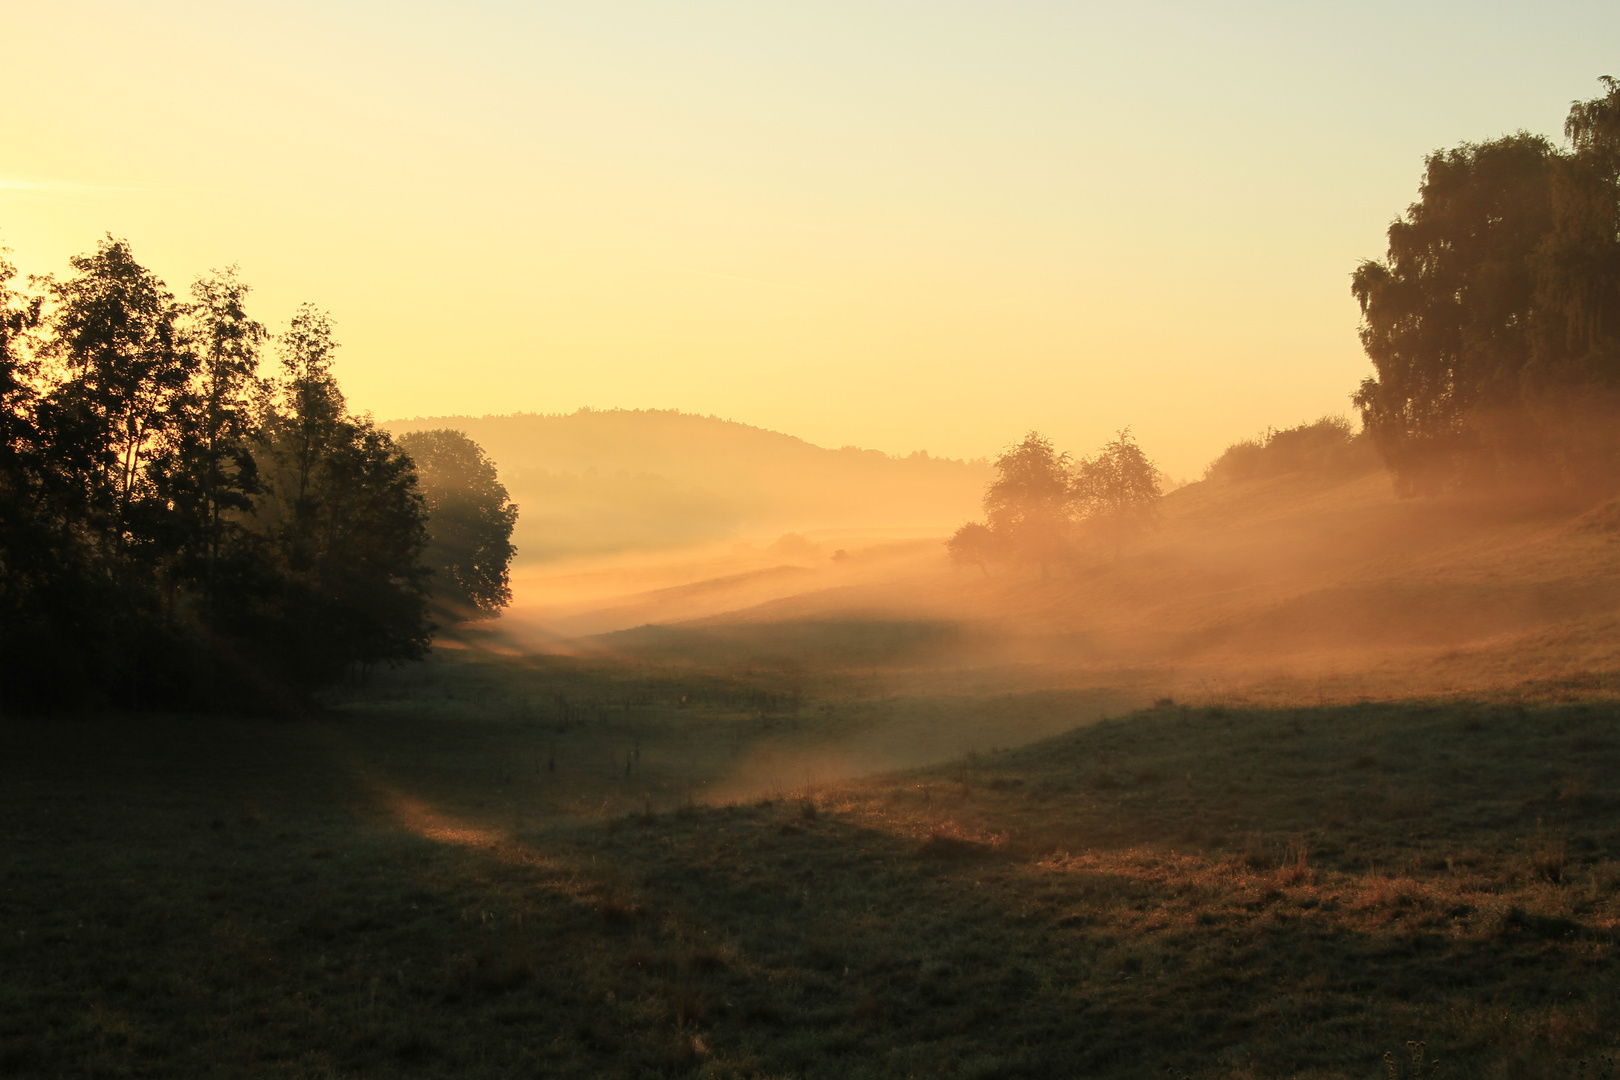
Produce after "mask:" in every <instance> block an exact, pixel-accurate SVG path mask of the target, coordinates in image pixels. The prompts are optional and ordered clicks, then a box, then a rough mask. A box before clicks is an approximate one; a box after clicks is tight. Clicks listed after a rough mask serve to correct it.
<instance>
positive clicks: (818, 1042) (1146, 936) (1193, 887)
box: [0, 673, 1620, 1077]
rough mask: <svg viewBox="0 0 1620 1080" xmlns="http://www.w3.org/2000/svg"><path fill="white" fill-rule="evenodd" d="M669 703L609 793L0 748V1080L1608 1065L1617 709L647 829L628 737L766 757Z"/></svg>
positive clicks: (145, 738)
mask: <svg viewBox="0 0 1620 1080" xmlns="http://www.w3.org/2000/svg"><path fill="white" fill-rule="evenodd" d="M576 674H577V673H576ZM676 689H678V687H677V688H673V689H672V688H664V689H663V690H659V691H657V693H666V692H667V693H668V694H671V695H674V692H675V690H676ZM649 694H650V697H649V698H648V699H647V700H644V701H643V702H642V705H644V706H645V707H646V708H647V709H649V710H651V709H653V707H654V706H660V702H659V701H655V700H652V699H651V698H653V697H656V696H657V694H655V693H652V692H651V691H649ZM681 696H689V695H675V696H674V698H673V700H671V701H668V702H663V703H662V704H663V705H667V706H668V711H667V713H658V714H656V715H655V714H654V713H653V712H647V713H645V714H644V715H641V716H640V718H639V721H638V725H639V726H636V727H635V728H634V730H635V731H636V732H638V733H639V735H638V736H637V737H643V738H645V739H646V740H647V744H646V749H645V757H644V758H642V759H638V758H637V757H636V756H635V749H634V744H633V743H631V746H632V749H631V750H630V751H629V752H628V758H626V757H624V756H621V755H623V754H624V749H623V747H624V746H625V744H626V737H627V733H628V732H630V730H631V729H630V728H627V727H625V726H623V725H624V724H625V720H624V713H623V712H621V713H620V714H619V715H618V717H617V718H615V717H613V716H609V715H603V716H591V717H575V718H573V719H572V720H570V721H569V722H568V723H567V724H565V725H561V726H562V727H563V730H558V728H559V725H557V724H554V723H552V722H551V720H550V719H546V720H544V721H539V720H534V719H532V718H524V717H517V718H511V719H506V720H474V719H466V718H462V719H449V718H445V717H443V716H425V717H424V716H423V715H421V714H420V713H416V714H411V713H403V712H396V713H389V712H386V711H383V712H368V713H357V714H350V715H346V716H339V717H332V718H327V719H322V720H314V721H305V722H299V723H245V722H227V721H212V722H205V721H200V720H179V719H170V720H163V719H154V718H138V719H128V720H117V719H101V720H94V721H66V722H64V721H57V722H52V723H49V724H39V723H33V724H23V723H20V722H10V723H8V724H6V725H5V726H4V727H0V1074H9V1075H19V1076H177V1075H198V1076H206V1075H219V1076H240V1075H255V1076H287V1077H304V1076H310V1077H317V1076H379V1077H386V1076H458V1077H460V1076H471V1077H477V1076H491V1077H495V1076H502V1077H504V1076H514V1075H543V1076H647V1075H669V1076H679V1075H698V1076H715V1077H722V1076H758V1077H772V1076H784V1077H785V1076H803V1077H820V1076H825V1077H834V1076H837V1077H845V1076H856V1077H859V1076H874V1077H876V1076H885V1077H886V1076H895V1077H906V1076H1042V1077H1044V1076H1070V1075H1074V1076H1121V1077H1125V1076H1143V1077H1147V1076H1153V1077H1162V1076H1166V1075H1169V1076H1178V1075H1185V1076H1190V1077H1288V1076H1298V1077H1372V1076H1383V1075H1385V1069H1386V1067H1385V1064H1384V1063H1383V1060H1382V1059H1383V1055H1384V1053H1385V1052H1386V1051H1390V1050H1395V1051H1398V1053H1399V1057H1400V1059H1401V1060H1402V1061H1405V1059H1406V1058H1407V1051H1406V1050H1405V1049H1404V1045H1405V1044H1406V1043H1407V1042H1408V1041H1412V1042H1418V1041H1421V1042H1423V1043H1425V1044H1426V1048H1425V1051H1424V1052H1425V1053H1427V1054H1429V1055H1431V1056H1438V1057H1439V1058H1441V1059H1442V1061H1443V1066H1442V1068H1443V1072H1442V1075H1448V1076H1472V1077H1491V1076H1500V1077H1543V1076H1548V1077H1550V1076H1573V1075H1577V1069H1584V1073H1583V1075H1586V1076H1597V1075H1603V1070H1604V1069H1605V1068H1607V1066H1606V1065H1605V1064H1604V1059H1605V1055H1613V1054H1614V1053H1615V1049H1614V1047H1615V1043H1614V1036H1613V1035H1612V1034H1611V1033H1612V1032H1615V1031H1620V975H1617V974H1616V971H1615V966H1614V950H1615V942H1616V935H1617V934H1620V926H1617V920H1620V769H1617V766H1620V711H1617V710H1616V708H1615V707H1614V706H1613V705H1612V704H1610V703H1606V702H1586V703H1578V702H1577V703H1565V704H1542V705H1535V706H1524V705H1519V704H1513V703H1499V704H1491V703H1477V702H1475V703H1470V702H1448V703H1438V704H1405V705H1399V704H1397V705H1362V706H1347V707H1317V708H1303V709H1287V708H1267V709H1253V710H1246V709H1237V708H1225V709H1186V708H1182V707H1179V706H1174V705H1164V706H1161V707H1159V708H1156V709H1152V710H1146V711H1142V712H1138V713H1135V714H1132V715H1129V716H1126V717H1124V718H1122V719H1118V720H1114V721H1111V722H1107V723H1103V724H1098V725H1093V726H1088V727H1084V728H1081V729H1078V730H1075V731H1073V732H1071V733H1069V734H1066V735H1062V736H1059V737H1057V738H1055V739H1051V740H1048V741H1046V742H1044V743H1039V744H1035V745H1032V746H1029V747H1026V748H1023V749H1019V750H1014V751H1001V752H997V753H983V754H978V755H974V756H973V757H971V758H967V759H963V760H961V761H957V762H954V763H952V764H950V765H947V766H943V767H938V768H932V769H925V770H917V771H913V772H908V773H896V774H889V775H886V776H881V777H876V778H871V779H868V780H863V781H858V782H853V783H848V784H843V785H839V786H827V787H822V788H811V789H802V790H798V791H793V792H775V793H771V792H767V793H766V794H764V795H763V796H755V797H750V798H747V799H743V800H740V801H736V802H732V803H729V804H727V805H714V806H705V805H701V804H699V803H698V802H697V801H696V800H694V799H691V798H690V792H688V796H689V797H688V798H687V799H676V800H674V801H673V802H671V801H669V800H667V799H665V801H659V802H654V801H653V800H652V799H650V798H649V795H650V794H651V793H652V791H653V790H654V789H655V788H656V790H658V791H659V792H662V793H663V795H664V796H667V795H668V794H669V793H670V792H671V791H672V790H674V789H673V788H670V787H669V785H671V784H673V783H675V779H674V778H675V777H676V775H677V773H678V772H679V770H678V768H677V767H676V765H673V764H670V765H666V766H663V767H664V768H665V769H666V773H665V775H662V776H654V777H650V778H648V780H647V782H646V784H645V785H641V783H640V781H641V776H640V770H642V769H643V768H645V769H647V770H649V771H650V772H656V769H657V768H659V767H660V766H658V764H657V759H658V758H659V755H660V754H663V753H665V751H664V750H663V749H660V747H662V746H664V744H663V743H661V742H660V741H659V740H660V739H661V738H663V737H664V736H663V735H661V734H660V732H664V731H666V729H665V728H661V727H659V726H658V723H667V725H670V727H669V729H668V730H684V729H687V728H690V729H692V730H701V731H707V732H709V734H708V735H707V736H705V737H704V739H703V740H699V741H696V742H692V743H690V744H689V745H688V753H687V757H686V758H685V759H684V760H685V761H686V763H687V766H688V767H690V766H691V761H692V757H691V755H692V754H695V753H698V752H699V750H701V748H702V747H710V748H711V749H714V748H727V747H735V746H737V745H738V743H739V740H741V739H742V737H743V736H742V734H740V732H743V731H744V729H743V728H739V727H738V726H737V725H739V724H745V725H754V727H755V728H757V727H758V726H759V725H760V724H761V723H762V719H763V720H770V717H767V716H764V715H763V712H762V710H760V709H757V708H754V707H753V706H752V705H750V706H749V709H748V710H746V711H745V712H738V711H736V710H729V711H728V709H727V708H721V707H720V706H715V707H712V708H710V707H700V706H694V705H692V704H691V703H690V702H689V703H688V705H687V706H686V707H684V708H677V707H676V706H678V705H679V704H680V702H679V697H681ZM660 707H661V706H660ZM802 711H803V718H802V719H800V720H799V721H797V722H798V723H800V724H802V725H803V726H804V727H807V728H809V727H813V726H814V724H815V723H816V722H817V721H816V720H815V716H816V713H815V710H814V709H811V708H809V707H806V708H805V709H804V710H802ZM658 716H662V717H663V721H658V722H655V721H657V718H658ZM771 722H772V723H782V722H786V721H782V720H772V721H771ZM615 724H617V725H619V726H614V725H615ZM748 730H754V729H753V728H750V729H748ZM694 738H695V737H694ZM987 741H994V740H987ZM670 745H671V746H674V745H676V744H670ZM693 746H695V747H698V748H699V749H698V750H693V749H691V747H693ZM704 752H707V751H704ZM718 752H719V750H718V749H715V753H718ZM726 755H727V756H726V760H731V759H732V758H733V757H735V758H736V759H737V760H739V761H740V760H743V759H745V758H746V754H740V753H739V754H736V755H733V754H732V753H731V752H730V751H729V750H727V751H726ZM667 756H669V757H670V760H671V761H675V760H677V759H678V758H679V755H675V754H673V752H671V753H670V754H669V755H667ZM704 760H710V759H704ZM626 766H628V767H629V769H630V771H631V773H632V775H631V776H630V777H628V778H626V777H625V776H624V775H623V773H624V770H625V767H626ZM570 770H572V771H570ZM659 785H664V786H662V787H660V786H659ZM661 798H663V796H661ZM671 805H674V806H676V807H678V809H673V810H671V809H668V807H669V806H671ZM1582 1062H1585V1063H1586V1064H1585V1065H1584V1066H1583V1065H1582V1064H1581V1063H1582Z"/></svg>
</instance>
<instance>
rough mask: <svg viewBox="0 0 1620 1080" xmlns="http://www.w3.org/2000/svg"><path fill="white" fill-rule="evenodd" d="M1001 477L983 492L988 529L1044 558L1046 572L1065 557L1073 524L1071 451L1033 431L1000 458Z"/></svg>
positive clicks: (1024, 555)
mask: <svg viewBox="0 0 1620 1080" xmlns="http://www.w3.org/2000/svg"><path fill="white" fill-rule="evenodd" d="M995 465H996V477H995V479H994V480H992V481H991V482H990V486H989V487H988V488H987V489H986V490H985V493H984V512H985V517H986V519H987V521H988V526H989V531H990V532H991V533H993V534H994V535H995V536H996V538H997V539H998V540H999V541H1000V542H1001V543H1002V544H1004V545H1006V547H1007V548H1008V549H1009V550H1010V551H1011V552H1012V553H1013V554H1014V555H1015V556H1017V557H1018V558H1020V559H1030V560H1033V561H1035V562H1037V563H1039V564H1040V567H1041V576H1042V577H1045V576H1046V575H1047V568H1048V565H1049V564H1050V563H1052V562H1054V561H1055V560H1057V559H1059V558H1061V557H1062V556H1063V554H1064V553H1065V551H1066V549H1067V545H1068V541H1069V532H1070V529H1071V526H1072V524H1073V521H1072V515H1071V509H1070V492H1069V455H1068V454H1066V453H1063V454H1060V453H1058V452H1057V451H1056V450H1054V449H1053V448H1052V442H1051V440H1050V439H1047V438H1046V437H1045V436H1044V435H1041V434H1040V433H1039V432H1035V431H1031V432H1030V433H1029V434H1028V435H1026V436H1024V441H1023V442H1021V443H1019V444H1018V445H1016V446H1013V447H1010V448H1008V449H1007V450H1006V451H1005V452H1003V453H1002V455H1001V456H1000V457H998V458H996V463H995Z"/></svg>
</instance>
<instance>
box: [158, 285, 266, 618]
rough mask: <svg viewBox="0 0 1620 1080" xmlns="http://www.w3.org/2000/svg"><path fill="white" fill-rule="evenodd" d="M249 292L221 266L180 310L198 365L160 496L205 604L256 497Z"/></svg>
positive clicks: (256, 326)
mask: <svg viewBox="0 0 1620 1080" xmlns="http://www.w3.org/2000/svg"><path fill="white" fill-rule="evenodd" d="M250 291H251V289H250V288H249V286H247V285H246V284H244V283H243V282H242V280H241V279H240V277H239V276H238V272H237V269H236V267H234V266H233V267H229V268H228V269H226V270H223V271H216V272H215V273H213V274H211V275H210V276H208V277H202V278H198V279H197V281H195V282H194V283H193V284H192V286H191V297H192V302H191V304H190V305H189V306H188V308H187V310H186V316H187V320H186V321H187V323H188V324H189V337H190V339H191V341H192V342H193V343H194V346H195V349H196V352H197V356H198V364H197V368H196V371H195V374H194V375H193V382H192V385H191V386H190V387H189V388H188V393H187V395H186V397H185V399H184V405H185V408H184V409H183V412H182V418H181V422H180V424H179V425H178V427H179V431H178V438H177V439H176V446H175V455H174V456H175V461H174V463H173V467H172V470H171V472H170V474H169V475H168V477H167V478H166V480H167V483H166V484H165V488H166V491H165V494H166V495H167V502H168V504H169V505H170V506H172V507H173V508H174V509H175V512H176V517H177V518H178V519H179V524H180V528H181V530H182V532H183V537H182V538H181V539H180V540H179V541H178V545H179V546H181V547H183V548H184V549H185V552H186V554H187V555H188V556H189V558H190V561H191V562H193V563H195V564H199V565H197V566H195V567H193V573H194V574H196V576H198V577H200V578H201V581H202V587H203V591H204V593H205V595H206V596H207V597H208V598H209V599H210V600H211V599H212V598H213V592H214V589H215V585H216V581H215V579H216V576H217V575H218V573H219V564H220V561H221V558H222V557H223V556H224V555H225V554H226V552H225V551H224V549H225V548H226V546H227V545H228V544H230V543H231V542H232V541H233V540H240V538H241V536H242V534H243V529H244V525H243V522H244V515H246V514H247V512H248V511H250V510H251V509H252V507H253V496H254V495H256V494H258V492H259V478H258V463H257V462H256V461H255V459H254V457H253V453H252V449H251V447H250V446H249V441H250V439H251V437H252V435H253V431H254V423H255V417H254V414H253V397H254V396H255V391H256V390H257V389H258V378H257V375H258V370H259V359H260V350H261V347H262V346H263V343H264V341H265V339H266V338H267V337H268V333H267V331H266V330H265V328H264V325H263V324H262V323H260V322H258V321H256V320H254V319H252V318H250V317H249V316H248V314H247V307H246V301H247V295H248V293H249V292H250Z"/></svg>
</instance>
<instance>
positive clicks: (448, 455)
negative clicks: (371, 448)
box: [399, 428, 518, 621]
mask: <svg viewBox="0 0 1620 1080" xmlns="http://www.w3.org/2000/svg"><path fill="white" fill-rule="evenodd" d="M399 445H400V447H401V449H403V450H404V451H405V452H406V453H407V454H409V455H410V457H411V460H412V461H413V462H415V464H416V472H417V477H418V481H419V483H420V484H421V490H422V497H423V498H424V499H425V500H426V502H427V511H428V521H427V530H428V547H427V552H426V560H427V564H428V565H429V566H430V567H431V568H432V569H433V578H432V581H431V585H430V587H431V589H432V593H433V599H434V609H435V614H437V615H438V616H439V617H441V618H446V619H454V620H456V621H467V620H471V619H480V618H489V617H491V616H493V615H496V614H499V612H500V609H501V608H503V607H505V606H506V605H507V604H508V603H510V602H511V600H512V589H511V585H510V583H509V574H508V567H509V565H510V563H511V561H512V556H513V554H514V553H515V550H516V549H515V548H513V547H512V529H513V527H514V526H515V525H516V524H517V517H518V508H517V507H516V506H514V505H513V504H512V501H511V499H510V497H509V496H508V495H507V492H506V488H505V487H504V486H503V485H502V484H501V482H500V478H499V477H498V476H497V475H496V471H495V463H494V462H492V461H490V460H489V457H488V455H486V454H485V453H484V451H483V448H482V447H480V446H479V445H478V444H477V443H476V442H474V441H473V440H472V439H469V438H468V437H467V436H466V434H465V433H463V432H460V431H451V430H449V429H446V428H441V429H437V430H433V431H415V432H411V433H410V434H407V435H402V436H400V439H399Z"/></svg>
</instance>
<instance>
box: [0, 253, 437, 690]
mask: <svg viewBox="0 0 1620 1080" xmlns="http://www.w3.org/2000/svg"><path fill="white" fill-rule="evenodd" d="M71 266H72V268H73V271H74V273H73V275H72V276H71V277H69V278H67V279H66V280H62V281H58V280H55V279H49V278H47V279H43V280H42V281H41V282H40V283H39V285H38V286H37V288H38V290H39V291H36V292H33V293H30V294H24V293H21V292H19V291H17V290H16V289H15V288H14V286H13V284H12V282H13V280H14V279H15V276H16V275H15V271H14V270H13V268H12V267H11V266H10V264H9V263H7V262H6V261H5V260H3V259H0V708H6V709H14V708H22V709H33V710H40V709H50V708H58V707H66V706H68V705H76V706H82V705H96V704H116V705H121V706H134V707H156V706H163V707H184V706H192V705H208V706H211V707H218V706H221V705H223V706H227V707H230V706H241V705H244V704H248V703H264V702H285V701H288V700H292V699H295V698H296V697H297V696H298V695H299V694H300V693H301V692H303V691H306V690H308V689H309V688H312V687H314V686H317V685H320V684H321V683H323V682H327V681H330V680H331V679H333V678H335V677H337V676H339V675H341V674H342V672H343V671H344V670H345V669H346V668H348V667H350V666H353V665H366V664H372V663H378V662H391V661H395V660H404V659H409V658H411V657H415V656H419V655H421V653H422V652H423V650H424V649H425V648H426V647H427V642H428V632H429V630H430V629H431V625H430V624H429V623H428V621H427V616H426V601H425V596H424V588H423V587H424V582H425V579H426V577H427V575H428V570H427V569H426V568H425V567H424V566H423V565H422V563H421V553H422V549H423V547H424V545H425V544H426V532H425V529H424V520H425V516H426V510H425V507H424V504H423V501H422V498H421V496H420V495H419V494H418V493H417V489H416V473H415V469H414V467H413V465H412V463H411V460H410V458H409V457H408V456H406V455H405V454H404V453H403V452H401V451H400V450H399V448H398V447H396V446H395V445H394V444H393V441H392V440H391V439H390V438H389V437H388V435H387V434H386V433H385V432H381V431H378V430H377V429H376V428H375V427H374V426H373V425H372V424H371V422H370V421H369V420H367V419H363V418H358V417H354V416H351V415H349V414H348V413H347V412H346V411H345V408H344V403H343V396H342V393H341V391H340V390H339V389H338V385H337V381H336V379H335V377H333V375H332V372H331V360H332V356H333V353H334V350H335V348H336V344H335V342H334V340H333V337H332V333H331V326H330V321H329V320H328V319H327V318H326V316H325V315H324V314H323V313H321V312H319V311H316V310H315V309H313V308H309V307H307V306H306V307H305V308H303V309H300V311H299V312H298V313H297V315H296V316H295V317H294V319H293V321H292V323H291V325H290V327H289V329H288V332H287V333H286V334H285V335H283V337H282V339H281V341H280V342H279V346H280V348H279V354H280V360H281V377H280V378H278V379H273V380H268V381H261V380H260V379H259V378H258V376H257V368H258V364H259V353H260V350H261V347H262V344H263V343H264V341H265V340H266V339H267V335H266V333H265V330H264V327H263V326H262V325H260V324H259V323H258V322H256V321H255V320H253V319H252V318H251V317H249V315H248V314H247V311H246V304H245V301H246V297H247V295H248V289H247V286H246V285H244V284H243V283H242V282H241V281H240V280H239V279H238V277H237V275H236V273H235V271H234V270H229V271H225V272H223V273H216V274H213V275H210V276H208V277H205V278H203V279H201V280H199V281H198V282H197V283H196V284H195V285H194V286H193V288H192V293H191V301H190V302H189V303H184V304H182V303H180V302H177V301H176V300H175V298H174V296H173V295H172V294H171V293H170V292H169V291H168V289H167V287H166V286H165V285H164V284H163V282H162V281H160V280H159V279H158V278H157V277H156V276H155V275H154V274H152V273H151V272H150V271H149V270H147V269H146V268H145V267H143V266H141V265H140V264H139V263H138V262H137V261H136V260H135V257H134V255H133V253H132V252H131V250H130V247H129V245H128V243H127V242H125V241H123V240H117V239H114V238H112V237H108V238H107V239H106V240H105V241H103V242H102V243H101V244H100V245H99V246H98V247H97V249H96V251H95V252H94V253H92V254H89V255H83V256H79V257H76V258H74V259H72V260H71ZM289 692H290V693H289Z"/></svg>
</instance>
